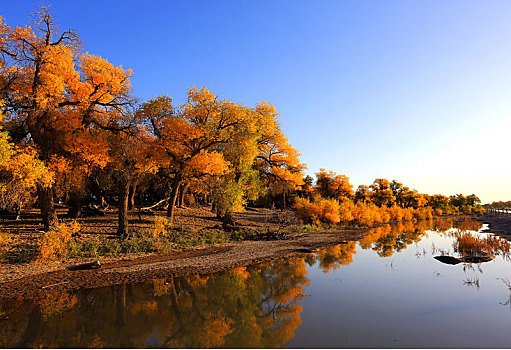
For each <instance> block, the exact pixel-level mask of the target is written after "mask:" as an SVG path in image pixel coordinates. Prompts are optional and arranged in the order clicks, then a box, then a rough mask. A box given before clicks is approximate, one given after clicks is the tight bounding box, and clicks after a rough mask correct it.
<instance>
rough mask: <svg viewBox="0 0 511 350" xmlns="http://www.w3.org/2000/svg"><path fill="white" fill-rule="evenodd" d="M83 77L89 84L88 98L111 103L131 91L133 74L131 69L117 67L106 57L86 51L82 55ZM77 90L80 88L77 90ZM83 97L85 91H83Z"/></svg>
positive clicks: (100, 102)
mask: <svg viewBox="0 0 511 350" xmlns="http://www.w3.org/2000/svg"><path fill="white" fill-rule="evenodd" d="M80 62H81V71H82V75H83V77H82V79H83V81H85V82H86V83H87V84H88V85H89V86H88V87H87V91H90V94H89V96H88V98H89V99H90V100H91V101H94V102H95V103H99V104H109V103H111V102H112V101H115V100H116V97H117V96H118V95H123V96H126V95H128V94H129V93H130V91H131V86H130V80H129V78H130V77H131V76H132V75H133V71H132V70H131V69H124V68H122V67H121V66H118V67H115V66H114V65H113V64H111V63H110V62H108V61H107V60H106V59H104V58H101V57H98V56H92V55H90V54H89V53H85V54H83V55H81V56H80ZM76 91H77V92H78V91H79V89H77V90H76ZM81 97H82V98H84V97H85V96H83V92H82V96H81Z"/></svg>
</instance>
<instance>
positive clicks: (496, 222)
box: [476, 215, 511, 236]
mask: <svg viewBox="0 0 511 350" xmlns="http://www.w3.org/2000/svg"><path fill="white" fill-rule="evenodd" d="M476 219H477V220H479V221H481V222H482V223H483V224H487V225H488V227H489V229H488V231H489V232H492V233H495V234H498V235H504V236H511V218H510V217H500V216H490V215H483V216H479V217H477V218H476Z"/></svg>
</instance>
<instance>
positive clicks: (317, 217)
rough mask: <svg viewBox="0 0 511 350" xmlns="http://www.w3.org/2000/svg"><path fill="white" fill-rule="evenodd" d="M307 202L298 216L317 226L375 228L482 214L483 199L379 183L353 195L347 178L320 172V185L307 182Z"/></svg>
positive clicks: (300, 201) (301, 200)
mask: <svg viewBox="0 0 511 350" xmlns="http://www.w3.org/2000/svg"><path fill="white" fill-rule="evenodd" d="M302 188H303V191H302V193H303V198H299V199H297V201H296V202H295V204H294V207H295V209H297V212H298V215H299V216H300V217H301V218H302V219H303V220H304V221H305V222H309V223H313V224H319V223H321V222H324V223H329V224H338V223H340V222H343V223H356V224H359V225H364V226H372V225H373V224H375V223H384V222H389V221H402V220H411V219H412V218H414V217H415V218H418V219H427V218H431V217H432V215H442V214H458V213H465V214H472V213H482V212H483V211H484V209H483V208H482V206H481V205H480V202H481V201H480V200H479V198H478V197H477V196H476V195H474V194H472V195H469V196H464V195H462V194H458V195H455V196H454V195H453V196H450V197H447V196H444V195H441V194H436V195H428V194H424V193H419V192H418V191H417V190H410V188H409V187H406V186H404V185H403V184H402V183H400V182H398V181H396V180H393V181H389V180H387V179H382V178H379V179H376V180H374V182H373V183H372V184H371V185H369V186H366V185H360V186H359V187H358V188H357V190H356V191H353V185H351V184H350V182H349V178H348V177H347V176H346V175H338V174H336V173H335V172H333V171H326V170H325V169H320V171H319V172H317V173H316V183H315V185H314V181H313V179H312V177H306V178H305V179H304V186H302Z"/></svg>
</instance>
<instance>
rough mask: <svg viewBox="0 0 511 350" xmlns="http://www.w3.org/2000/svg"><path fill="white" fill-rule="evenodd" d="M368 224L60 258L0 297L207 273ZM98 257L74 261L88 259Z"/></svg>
mask: <svg viewBox="0 0 511 350" xmlns="http://www.w3.org/2000/svg"><path fill="white" fill-rule="evenodd" d="M366 231H367V229H358V230H337V231H332V232H325V233H317V232H314V233H296V234H294V235H292V236H291V237H290V238H289V239H285V240H275V241H244V242H239V243H228V244H220V245H213V246H208V247H205V248H198V249H189V250H185V251H181V252H172V253H169V254H150V255H144V256H141V257H137V258H134V259H118V260H115V259H109V260H110V261H108V260H107V262H104V261H102V260H101V259H100V261H101V263H102V267H101V268H100V269H97V270H84V271H70V270H67V269H66V267H69V266H71V265H73V264H72V263H71V262H62V263H61V264H60V266H57V267H54V268H55V270H54V271H50V272H43V273H35V274H29V273H27V274H25V276H23V277H21V278H16V279H7V280H6V278H5V277H4V278H3V281H2V283H0V297H2V298H20V297H22V298H23V297H31V296H36V295H38V294H44V293H45V292H52V293H55V291H56V290H62V291H73V290H78V289H83V288H99V287H105V286H110V285H116V284H124V283H137V282H143V281H145V280H148V279H154V278H166V277H171V276H173V277H178V276H188V275H195V274H209V273H214V272H218V271H221V270H226V269H229V268H233V267H240V266H248V265H253V264H257V263H261V262H264V261H268V260H274V259H277V258H282V257H285V256H290V255H294V254H299V253H304V252H313V251H315V250H317V249H320V248H328V247H331V246H334V245H338V244H342V243H346V242H348V241H353V240H357V239H359V238H360V237H361V235H362V234H363V233H365V232H366ZM92 260H94V259H87V260H82V261H79V262H78V261H74V262H73V263H82V262H89V261H92Z"/></svg>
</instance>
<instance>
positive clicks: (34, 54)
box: [0, 7, 132, 228]
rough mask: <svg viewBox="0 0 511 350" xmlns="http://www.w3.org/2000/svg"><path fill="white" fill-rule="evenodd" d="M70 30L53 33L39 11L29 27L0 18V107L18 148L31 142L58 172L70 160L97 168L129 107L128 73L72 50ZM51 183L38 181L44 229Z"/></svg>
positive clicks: (75, 41) (50, 212) (51, 213)
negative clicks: (108, 135) (110, 133)
mask: <svg viewBox="0 0 511 350" xmlns="http://www.w3.org/2000/svg"><path fill="white" fill-rule="evenodd" d="M79 48H80V41H79V38H78V35H77V34H76V32H74V31H73V30H67V31H64V32H62V33H59V32H58V30H57V28H56V25H55V21H54V19H53V17H52V16H51V14H50V13H49V11H48V10H47V9H46V8H44V7H43V8H41V10H40V12H39V13H38V22H37V27H36V28H35V29H33V28H31V27H28V26H27V27H23V28H21V27H16V28H12V27H10V26H8V25H7V24H6V23H5V22H3V21H2V22H0V54H1V58H2V60H3V64H2V66H1V67H0V69H1V70H0V76H1V80H0V81H1V86H0V93H1V98H2V99H3V101H4V104H3V106H2V111H3V112H5V113H6V126H7V127H8V129H9V132H10V134H11V135H12V137H13V141H14V142H15V143H16V144H18V145H28V146H31V147H33V148H34V149H35V150H36V151H37V153H38V159H40V160H41V161H42V162H43V163H44V165H45V166H46V167H48V168H49V169H50V170H52V171H54V172H55V173H56V174H57V175H58V173H63V172H65V171H67V170H68V169H69V168H70V167H72V166H73V165H72V164H73V162H78V163H81V164H84V165H86V166H88V167H93V166H99V167H101V166H105V165H106V161H107V150H108V149H107V146H106V142H105V141H104V140H102V139H101V138H99V137H97V134H96V131H97V130H99V129H103V130H105V129H111V128H113V126H114V125H115V123H116V121H117V120H118V119H119V118H122V117H123V115H124V114H125V112H126V108H127V107H128V106H129V105H130V104H131V102H132V98H131V96H130V92H131V90H130V81H129V79H130V76H131V75H132V73H131V71H130V70H125V69H123V68H122V67H115V66H113V65H112V64H111V63H109V62H108V61H106V60H105V59H103V58H101V57H98V56H93V55H90V54H88V53H83V54H81V53H80V52H79ZM53 195H54V187H53V186H52V185H41V184H40V185H38V197H39V203H40V208H41V214H42V219H43V223H44V226H45V228H48V227H49V226H50V225H51V224H53V223H54V222H56V221H57V215H56V212H55V207H54V204H53Z"/></svg>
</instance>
